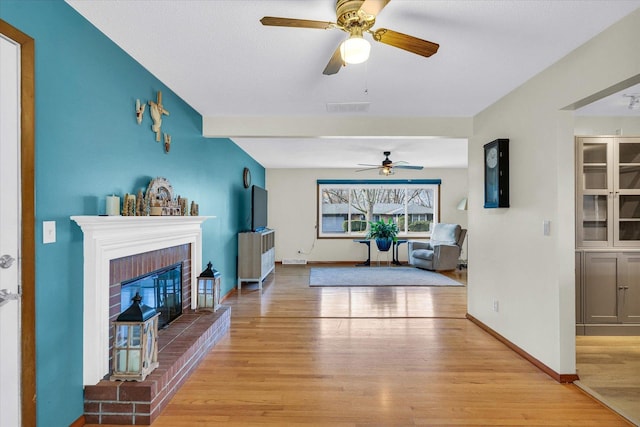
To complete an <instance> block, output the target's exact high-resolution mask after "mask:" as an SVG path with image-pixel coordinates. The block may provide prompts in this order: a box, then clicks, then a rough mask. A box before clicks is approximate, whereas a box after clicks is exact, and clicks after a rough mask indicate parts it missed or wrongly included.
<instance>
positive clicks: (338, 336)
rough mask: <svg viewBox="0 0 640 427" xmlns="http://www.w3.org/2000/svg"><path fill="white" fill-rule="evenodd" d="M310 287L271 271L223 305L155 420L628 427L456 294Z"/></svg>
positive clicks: (304, 272) (285, 271)
mask: <svg viewBox="0 0 640 427" xmlns="http://www.w3.org/2000/svg"><path fill="white" fill-rule="evenodd" d="M323 266H325V265H323ZM450 277H453V278H454V279H457V280H460V281H462V282H465V281H466V275H465V272H453V273H451V274H450ZM308 283H309V266H291V265H286V266H281V265H278V266H277V267H276V273H275V275H271V276H269V277H268V278H267V280H266V281H265V283H264V289H263V291H262V292H260V291H259V290H257V286H256V285H252V286H247V287H245V286H243V289H242V291H241V292H237V293H234V294H232V295H231V296H230V297H229V298H227V299H226V300H225V301H224V304H226V305H230V306H231V307H232V321H231V329H230V332H229V334H228V335H227V336H226V337H225V338H223V339H222V340H221V341H220V342H219V343H218V344H217V345H216V346H215V347H214V349H213V350H212V351H211V352H210V353H209V355H208V356H206V358H205V360H204V361H203V362H202V364H201V365H200V366H199V368H198V369H197V370H196V371H195V373H194V374H193V375H192V376H191V377H190V378H189V379H188V380H187V382H186V383H185V384H184V386H183V387H182V388H181V389H180V390H179V391H178V393H177V394H176V395H175V396H174V398H173V399H172V401H171V402H170V403H169V405H168V406H167V407H166V408H165V410H164V411H163V413H162V415H161V416H160V417H159V418H158V419H157V420H156V421H155V422H154V424H153V425H154V426H155V427H193V426H214V425H225V426H258V425H259V426H345V427H347V426H348V427H358V426H414V425H422V426H450V425H458V426H481V425H484V426H496V425H509V426H542V425H544V426H552V425H557V426H627V425H629V423H627V422H626V421H625V420H623V419H622V418H621V417H620V416H619V415H617V414H615V413H614V412H613V411H611V410H610V409H608V408H606V407H605V406H603V405H602V404H600V403H599V402H597V401H596V400H594V399H593V398H592V397H591V396H589V395H587V394H586V393H584V392H583V391H582V390H580V389H579V388H578V387H576V386H575V385H571V384H559V383H557V382H556V381H554V380H553V379H551V378H550V377H549V376H547V375H546V374H544V373H542V372H541V371H539V370H538V369H537V368H535V367H534V366H533V365H531V364H530V363H529V362H527V361H526V360H524V359H523V358H521V357H520V356H518V355H517V354H516V353H514V352H513V351H511V350H509V349H508V348H507V347H506V346H505V345H503V344H502V343H500V342H499V341H497V340H496V339H494V338H493V337H491V336H490V335H489V334H488V333H486V332H484V331H483V330H481V329H480V328H479V327H477V326H476V325H474V324H473V323H472V322H470V321H469V320H467V319H466V318H465V314H466V287H382V288H380V287H376V288H369V287H358V288H332V287H324V288H317V287H314V288H311V287H309V286H308Z"/></svg>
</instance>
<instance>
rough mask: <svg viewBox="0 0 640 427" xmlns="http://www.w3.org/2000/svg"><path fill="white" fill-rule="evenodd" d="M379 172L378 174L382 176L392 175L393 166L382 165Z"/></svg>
mask: <svg viewBox="0 0 640 427" xmlns="http://www.w3.org/2000/svg"><path fill="white" fill-rule="evenodd" d="M379 174H380V175H384V176H389V175H393V174H394V172H393V168H391V167H388V166H385V167H383V168H381V169H380V172H379Z"/></svg>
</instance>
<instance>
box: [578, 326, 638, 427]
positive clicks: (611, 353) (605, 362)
mask: <svg viewBox="0 0 640 427" xmlns="http://www.w3.org/2000/svg"><path fill="white" fill-rule="evenodd" d="M576 366H577V369H578V375H579V376H580V382H579V383H580V384H581V385H582V386H585V388H586V389H588V390H589V391H590V392H593V393H596V394H597V395H598V397H599V398H600V399H601V400H603V401H604V402H606V403H607V404H608V405H610V406H611V407H612V408H615V409H616V410H617V411H618V412H620V413H622V414H624V415H625V416H626V417H627V418H629V419H631V420H632V421H633V422H634V423H635V424H637V425H640V337H638V336H634V337H590V336H578V337H576Z"/></svg>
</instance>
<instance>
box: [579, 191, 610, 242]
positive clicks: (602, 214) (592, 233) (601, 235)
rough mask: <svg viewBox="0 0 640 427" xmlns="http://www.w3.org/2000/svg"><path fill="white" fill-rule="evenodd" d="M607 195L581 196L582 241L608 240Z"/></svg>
mask: <svg viewBox="0 0 640 427" xmlns="http://www.w3.org/2000/svg"><path fill="white" fill-rule="evenodd" d="M607 197H608V196H607V195H584V196H582V240H583V241H585V242H601V244H606V242H607V241H608V240H609V227H608V223H607V219H608V218H609V215H608V200H607Z"/></svg>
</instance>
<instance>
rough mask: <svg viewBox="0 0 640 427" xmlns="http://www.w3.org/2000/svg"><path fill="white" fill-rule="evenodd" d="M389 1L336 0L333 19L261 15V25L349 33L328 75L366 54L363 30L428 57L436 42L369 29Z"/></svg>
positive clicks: (356, 61)
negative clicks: (315, 19)
mask: <svg viewBox="0 0 640 427" xmlns="http://www.w3.org/2000/svg"><path fill="white" fill-rule="evenodd" d="M390 1H391V0H364V1H363V0H337V1H336V17H337V19H336V22H328V21H313V20H307V19H295V18H277V17H273V16H265V17H264V18H262V19H261V20H260V22H262V25H270V26H277V27H295V28H316V29H324V30H327V29H333V28H336V29H339V30H342V31H344V32H347V33H349V38H348V39H347V40H345V41H344V42H342V43H340V45H339V46H338V48H337V49H336V50H335V51H334V52H333V55H332V56H331V59H330V60H329V63H328V64H327V66H326V67H325V69H324V71H323V74H326V75H331V74H336V73H337V72H338V71H340V68H341V67H342V66H344V65H346V64H359V63H361V62H364V61H366V60H367V59H368V57H369V49H370V45H369V42H368V41H366V40H365V39H364V38H363V34H364V33H369V34H371V35H372V37H373V39H374V40H375V41H378V42H380V43H384V44H387V45H390V46H394V47H397V48H400V49H404V50H406V51H408V52H411V53H415V54H417V55H421V56H425V57H429V56H431V55H433V54H434V53H436V52H437V51H438V48H439V47H440V45H438V44H437V43H433V42H430V41H427V40H422V39H419V38H417V37H413V36H409V35H407V34H402V33H398V32H397V31H392V30H388V29H386V28H379V29H377V30H375V31H374V30H372V27H373V26H374V24H375V22H376V16H377V15H378V13H380V11H381V10H382V9H383V8H384V7H385V6H386V5H387V3H389V2H390Z"/></svg>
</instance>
